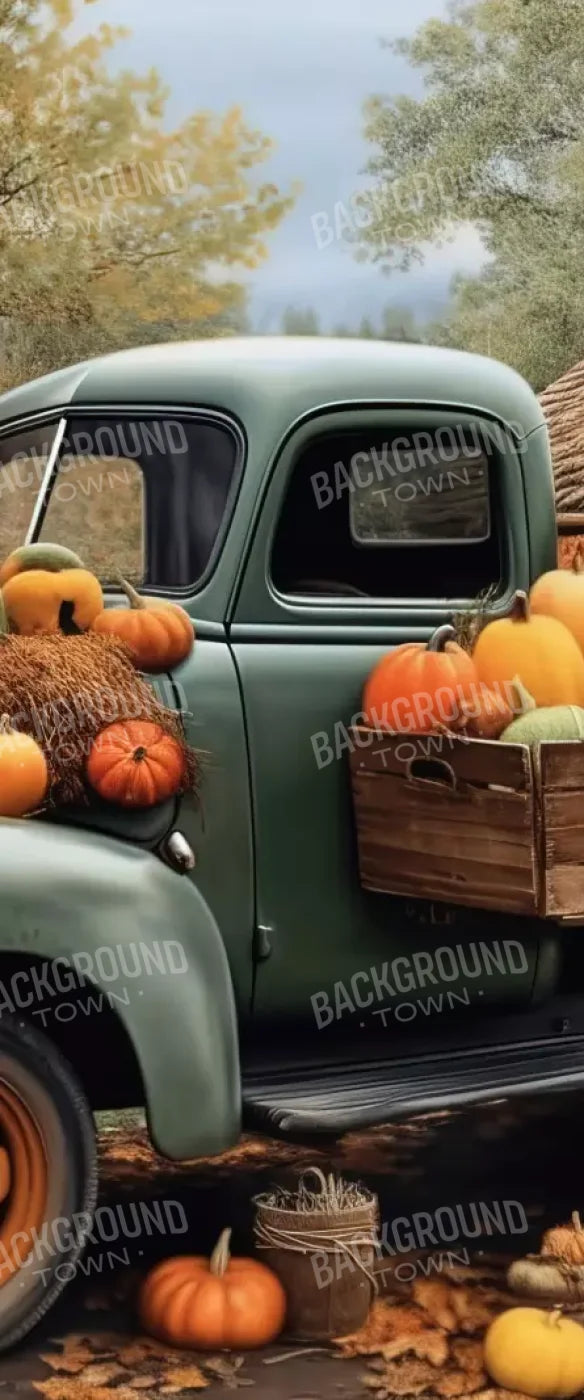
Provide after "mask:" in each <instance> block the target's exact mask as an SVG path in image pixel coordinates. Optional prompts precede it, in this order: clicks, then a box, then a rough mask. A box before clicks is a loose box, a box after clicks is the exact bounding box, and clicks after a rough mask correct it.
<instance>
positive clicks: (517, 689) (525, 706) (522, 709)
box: [509, 676, 537, 715]
mask: <svg viewBox="0 0 584 1400" xmlns="http://www.w3.org/2000/svg"><path fill="white" fill-rule="evenodd" d="M509 689H510V691H511V697H512V699H511V709H512V710H513V713H514V714H518V715H526V714H527V713H528V712H529V710H535V709H537V706H536V703H535V700H534V698H533V695H530V694H529V691H528V690H527V689H526V687H525V686H524V684H523V681H522V680H521V679H520V677H519V676H514V678H513V680H512V681H511V684H510V686H509Z"/></svg>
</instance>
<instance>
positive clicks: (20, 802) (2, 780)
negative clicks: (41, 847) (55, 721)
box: [0, 715, 49, 817]
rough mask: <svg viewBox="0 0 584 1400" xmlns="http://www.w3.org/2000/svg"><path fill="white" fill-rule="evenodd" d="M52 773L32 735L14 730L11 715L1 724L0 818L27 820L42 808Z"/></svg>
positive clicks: (4, 717)
mask: <svg viewBox="0 0 584 1400" xmlns="http://www.w3.org/2000/svg"><path fill="white" fill-rule="evenodd" d="M48 782H49V773H48V769H47V762H46V759H45V756H44V753H43V751H42V749H41V748H39V745H38V744H37V743H36V741H35V740H34V739H32V738H31V736H30V734H21V733H19V732H18V731H17V730H15V729H12V728H11V725H10V719H9V717H8V715H3V716H2V719H1V720H0V816H1V817H23V816H25V814H26V813H27V812H34V811H35V809H36V808H37V807H40V805H41V803H42V801H43V798H44V797H45V795H46V791H47V787H48Z"/></svg>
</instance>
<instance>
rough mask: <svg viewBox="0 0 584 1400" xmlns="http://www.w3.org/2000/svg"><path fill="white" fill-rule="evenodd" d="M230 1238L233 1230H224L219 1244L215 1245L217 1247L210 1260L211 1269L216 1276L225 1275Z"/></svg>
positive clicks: (221, 1276)
mask: <svg viewBox="0 0 584 1400" xmlns="http://www.w3.org/2000/svg"><path fill="white" fill-rule="evenodd" d="M230 1239H231V1230H222V1231H221V1234H220V1236H219V1239H218V1240H217V1244H216V1245H215V1248H214V1250H213V1253H212V1255H211V1258H210V1260H209V1269H210V1272H211V1273H212V1274H213V1275H214V1277H215V1278H223V1275H224V1273H225V1270H226V1268H227V1265H228V1263H229V1258H230V1255H229V1241H230Z"/></svg>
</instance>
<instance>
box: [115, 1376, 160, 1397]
mask: <svg viewBox="0 0 584 1400" xmlns="http://www.w3.org/2000/svg"><path fill="white" fill-rule="evenodd" d="M128 1385H129V1386H130V1390H150V1389H151V1387H153V1386H156V1385H158V1376H132V1379H131V1381H128ZM116 1395H117V1391H116Z"/></svg>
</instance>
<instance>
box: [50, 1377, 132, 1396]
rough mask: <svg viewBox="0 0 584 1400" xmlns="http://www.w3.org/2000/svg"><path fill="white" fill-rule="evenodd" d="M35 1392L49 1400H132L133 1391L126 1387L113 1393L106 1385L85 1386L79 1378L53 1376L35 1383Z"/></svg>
mask: <svg viewBox="0 0 584 1400" xmlns="http://www.w3.org/2000/svg"><path fill="white" fill-rule="evenodd" d="M33 1386H34V1388H35V1390H38V1391H40V1393H41V1395H45V1396H46V1397H47V1400H112V1396H113V1395H115V1397H116V1400H132V1394H131V1391H129V1390H128V1388H127V1387H126V1386H125V1385H124V1386H121V1387H119V1389H117V1390H115V1391H113V1390H110V1388H109V1386H107V1387H106V1386H104V1385H83V1382H82V1381H80V1380H79V1378H77V1377H76V1378H75V1379H74V1380H73V1379H71V1380H68V1379H67V1378H66V1377H65V1376H52V1377H51V1379H50V1380H48V1381H33Z"/></svg>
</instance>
